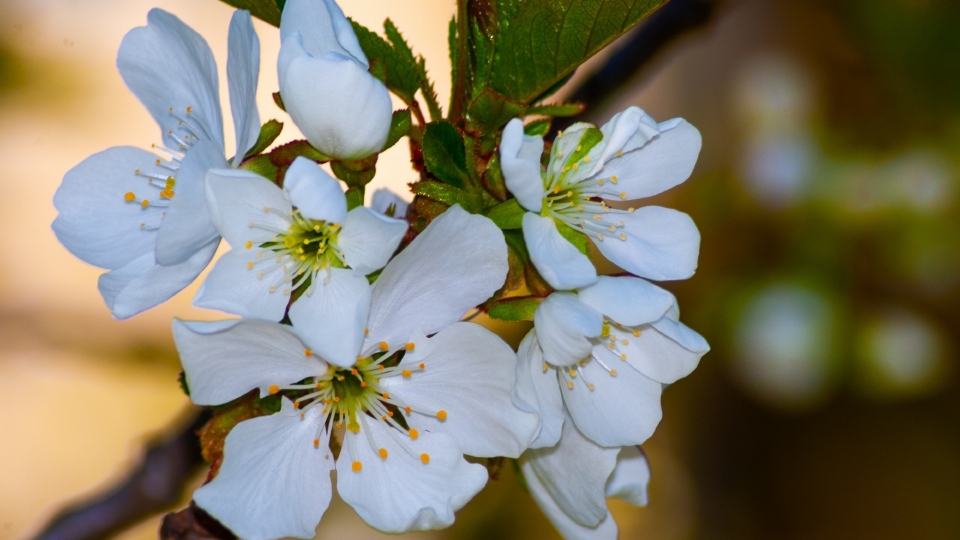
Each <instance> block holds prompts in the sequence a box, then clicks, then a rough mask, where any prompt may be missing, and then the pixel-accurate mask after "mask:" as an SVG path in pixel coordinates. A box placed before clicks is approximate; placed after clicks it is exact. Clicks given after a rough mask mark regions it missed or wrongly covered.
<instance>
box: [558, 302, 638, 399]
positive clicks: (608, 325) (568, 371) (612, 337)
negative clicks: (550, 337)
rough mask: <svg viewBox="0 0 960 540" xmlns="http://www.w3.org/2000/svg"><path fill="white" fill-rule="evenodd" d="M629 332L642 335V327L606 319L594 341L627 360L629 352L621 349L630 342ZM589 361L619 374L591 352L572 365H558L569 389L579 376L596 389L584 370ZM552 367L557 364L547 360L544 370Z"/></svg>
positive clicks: (590, 387)
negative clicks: (631, 326)
mask: <svg viewBox="0 0 960 540" xmlns="http://www.w3.org/2000/svg"><path fill="white" fill-rule="evenodd" d="M617 332H620V333H621V334H618V333H617ZM627 334H629V335H632V336H634V337H640V329H638V328H627V327H624V326H623V325H620V324H618V323H615V322H613V321H611V320H609V319H605V320H604V322H603V327H602V329H601V333H600V337H599V338H597V339H596V340H594V341H595V342H597V343H603V344H605V346H606V347H607V348H608V349H610V351H611V352H613V353H614V354H615V355H617V357H618V358H620V360H622V361H624V362H625V361H626V360H627V354H626V353H625V352H623V351H621V350H620V346H621V345H623V346H627V345H629V344H630V341H629V339H628V338H627V337H626V335H627ZM587 362H596V363H597V364H599V365H600V367H602V368H603V369H604V370H605V371H606V372H607V373H608V374H609V375H610V376H611V377H616V376H617V370H615V369H612V368H611V367H610V366H608V365H607V364H606V362H604V361H603V359H602V358H600V356H598V355H597V354H596V353H595V352H591V353H590V356H588V357H586V358H583V359H582V360H580V361H579V362H577V363H576V364H574V365H572V366H565V367H556V369H557V372H558V373H559V374H560V376H561V378H562V379H563V380H564V381H565V382H566V384H567V388H568V389H570V390H573V388H574V386H575V380H576V379H577V377H578V376H579V377H580V380H581V381H583V383H584V384H586V385H587V388H589V389H590V391H591V392H592V391H593V390H594V389H595V386H594V384H593V383H591V382H590V381H589V380H587V376H586V374H585V373H584V372H583V368H584V367H586V365H587ZM551 367H555V366H551V365H550V364H548V363H547V362H544V363H543V372H544V373H546V372H547V370H548V369H550V368H551Z"/></svg>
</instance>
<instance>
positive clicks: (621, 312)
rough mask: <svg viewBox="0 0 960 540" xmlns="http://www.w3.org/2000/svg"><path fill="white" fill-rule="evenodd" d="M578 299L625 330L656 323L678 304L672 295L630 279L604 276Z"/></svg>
mask: <svg viewBox="0 0 960 540" xmlns="http://www.w3.org/2000/svg"><path fill="white" fill-rule="evenodd" d="M578 296H579V297H580V301H581V302H583V303H584V304H586V305H588V306H590V307H592V308H593V309H595V310H597V311H598V312H600V313H602V314H603V315H605V316H606V317H608V318H610V319H612V320H613V321H614V322H617V323H619V324H622V325H625V326H639V325H641V324H644V323H649V322H653V321H655V320H657V319H659V318H660V317H662V316H663V314H664V313H666V312H667V310H668V309H670V306H672V305H673V304H674V302H675V300H674V297H673V295H672V294H670V292H668V291H666V290H664V289H661V288H660V287H657V286H656V285H654V284H652V283H650V282H649V281H646V280H643V279H640V278H635V277H629V276H620V277H613V276H600V278H599V280H598V281H597V283H596V284H595V285H591V286H589V287H587V288H585V289H581V290H580V293H579V295H578Z"/></svg>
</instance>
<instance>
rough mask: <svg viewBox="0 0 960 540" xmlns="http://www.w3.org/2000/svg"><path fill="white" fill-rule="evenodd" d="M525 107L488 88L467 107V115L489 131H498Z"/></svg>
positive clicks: (473, 121)
mask: <svg viewBox="0 0 960 540" xmlns="http://www.w3.org/2000/svg"><path fill="white" fill-rule="evenodd" d="M524 109H525V107H524V105H523V103H520V102H517V101H513V100H510V99H507V98H505V97H503V96H501V95H500V94H498V93H496V92H494V91H493V90H491V89H489V88H487V89H486V90H484V91H483V92H481V93H480V95H479V96H477V98H476V99H474V100H473V101H472V102H470V106H469V107H468V108H467V116H468V118H469V119H470V120H471V122H472V123H474V124H476V125H477V126H479V127H480V128H482V129H483V130H485V131H487V132H494V131H498V130H499V129H500V128H501V127H503V125H504V124H506V123H507V122H508V121H509V120H510V119H511V118H514V117H516V116H519V115H520V114H521V113H523V110H524Z"/></svg>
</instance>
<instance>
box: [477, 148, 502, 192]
mask: <svg viewBox="0 0 960 540" xmlns="http://www.w3.org/2000/svg"><path fill="white" fill-rule="evenodd" d="M483 183H484V185H485V186H486V188H487V190H488V191H489V192H490V193H491V194H492V195H493V196H494V197H496V198H497V200H500V201H502V200H504V199H506V198H507V182H506V180H505V179H504V178H503V171H502V170H501V169H500V153H499V152H494V153H493V155H491V157H490V161H488V162H487V168H486V170H484V173H483Z"/></svg>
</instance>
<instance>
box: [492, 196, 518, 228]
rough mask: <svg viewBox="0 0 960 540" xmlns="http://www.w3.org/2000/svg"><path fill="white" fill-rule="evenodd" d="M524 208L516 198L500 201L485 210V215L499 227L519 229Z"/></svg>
mask: <svg viewBox="0 0 960 540" xmlns="http://www.w3.org/2000/svg"><path fill="white" fill-rule="evenodd" d="M526 213H527V211H526V210H524V208H523V207H522V206H520V203H519V202H517V200H516V199H510V200H509V201H507V202H504V203H500V204H498V205H496V206H494V207H493V208H491V209H490V211H489V212H487V217H488V218H490V221H493V222H494V223H495V224H496V225H497V227H500V228H501V229H519V228H521V227H522V226H523V215H524V214H526Z"/></svg>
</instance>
